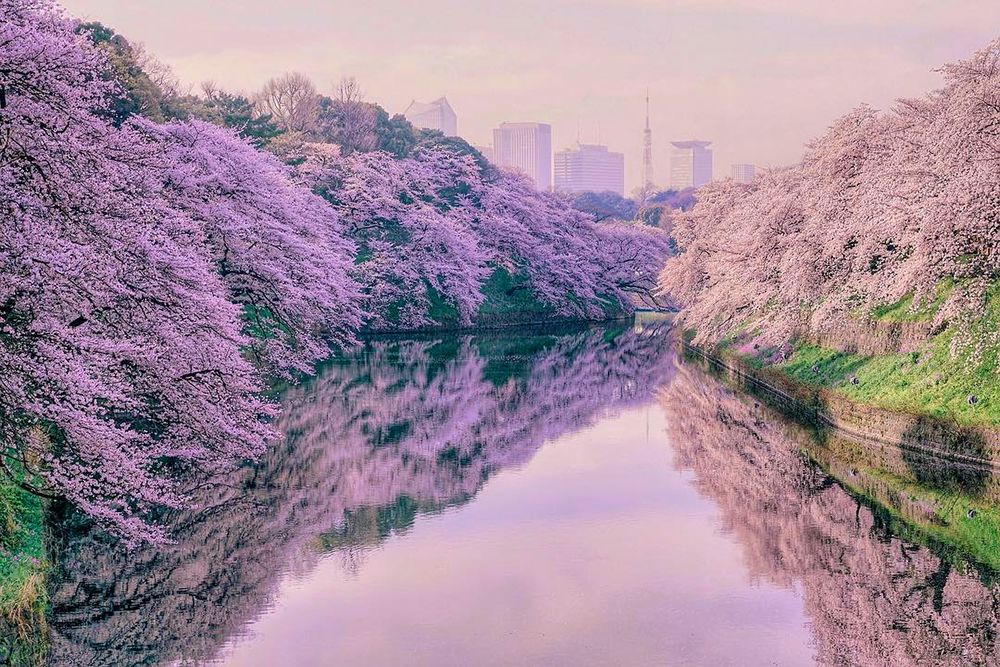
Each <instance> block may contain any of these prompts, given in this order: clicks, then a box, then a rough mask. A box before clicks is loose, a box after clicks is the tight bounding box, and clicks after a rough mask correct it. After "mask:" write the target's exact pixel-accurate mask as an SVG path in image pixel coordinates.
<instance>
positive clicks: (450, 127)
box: [403, 97, 458, 137]
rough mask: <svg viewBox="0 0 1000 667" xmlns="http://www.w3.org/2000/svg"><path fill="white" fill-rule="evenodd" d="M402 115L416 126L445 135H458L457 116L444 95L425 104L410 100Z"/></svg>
mask: <svg viewBox="0 0 1000 667" xmlns="http://www.w3.org/2000/svg"><path fill="white" fill-rule="evenodd" d="M403 115H404V116H405V117H406V120H408V121H410V122H411V123H413V124H414V125H415V126H416V127H422V128H424V129H426V130H439V131H441V132H442V133H443V134H444V135H445V136H446V137H454V136H458V116H456V115H455V110H454V109H452V108H451V105H450V104H448V98H446V97H439V98H438V99H436V100H434V101H433V102H428V103H426V104H424V103H423V102H417V101H416V100H413V101H412V102H410V106H408V107H406V111H404V112H403Z"/></svg>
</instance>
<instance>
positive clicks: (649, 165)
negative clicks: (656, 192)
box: [642, 90, 653, 193]
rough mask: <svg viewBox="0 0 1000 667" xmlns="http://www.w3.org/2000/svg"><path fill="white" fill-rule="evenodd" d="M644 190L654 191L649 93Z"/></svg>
mask: <svg viewBox="0 0 1000 667" xmlns="http://www.w3.org/2000/svg"><path fill="white" fill-rule="evenodd" d="M642 189H643V190H644V191H646V192H647V193H651V192H652V190H653V131H652V130H651V129H649V91H648V90H647V91H646V129H645V130H643V131H642Z"/></svg>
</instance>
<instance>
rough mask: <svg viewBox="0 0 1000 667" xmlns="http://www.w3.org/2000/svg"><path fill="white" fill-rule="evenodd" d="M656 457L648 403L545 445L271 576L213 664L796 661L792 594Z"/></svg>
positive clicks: (663, 450)
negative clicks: (361, 548) (454, 500)
mask: <svg viewBox="0 0 1000 667" xmlns="http://www.w3.org/2000/svg"><path fill="white" fill-rule="evenodd" d="M647 434H648V435H647ZM671 461H672V453H671V450H670V444H669V442H668V440H667V436H666V435H665V424H664V417H663V414H662V411H661V410H660V409H659V407H657V406H655V405H652V406H649V407H644V408H636V409H632V410H629V411H627V412H625V413H623V414H621V415H620V416H618V417H614V418H611V419H607V420H605V421H602V422H601V423H599V424H597V425H595V426H592V427H590V428H588V429H586V430H584V431H582V432H579V433H576V434H573V435H570V436H567V437H564V438H561V439H558V440H556V441H554V442H551V443H549V444H547V445H545V446H544V447H543V448H542V449H541V450H540V451H539V452H538V453H537V454H536V455H535V457H534V458H533V459H532V460H531V461H530V462H529V463H527V464H526V465H524V466H523V467H522V468H520V469H509V470H506V471H504V472H501V473H500V474H498V475H497V476H496V477H494V478H493V479H492V480H491V481H490V482H489V483H488V484H487V485H486V486H485V487H484V488H483V489H482V490H481V491H480V493H479V494H478V495H477V496H476V498H475V499H473V500H472V501H471V502H470V503H469V504H467V505H464V506H461V507H456V508H451V509H449V510H447V511H445V512H444V513H441V514H437V515H430V516H420V517H418V518H417V519H416V522H415V524H414V526H413V527H412V528H411V529H410V530H409V531H408V532H407V533H406V534H404V535H395V536H393V537H391V538H389V539H388V540H387V541H386V542H384V543H383V544H382V545H381V547H380V548H378V549H376V550H374V551H372V552H370V553H368V554H367V555H366V557H365V560H364V563H363V564H362V565H361V567H360V568H359V569H358V570H357V571H356V572H353V573H350V574H349V573H348V572H347V571H346V570H345V569H344V568H343V567H342V564H341V561H340V560H339V559H338V558H336V557H335V556H333V557H328V558H326V559H325V560H323V561H322V562H320V563H319V564H318V565H317V566H316V568H315V569H314V570H312V571H311V572H310V573H309V574H308V575H306V576H305V577H303V578H296V579H290V580H287V581H286V582H285V583H284V584H283V585H282V586H281V588H280V590H279V592H278V596H277V600H276V604H275V607H274V608H273V609H272V610H271V611H270V612H269V613H268V614H266V615H265V616H264V617H263V618H261V619H260V620H259V621H258V622H257V623H255V624H254V625H253V626H251V627H250V628H249V636H245V637H243V638H242V639H241V640H237V641H236V642H235V646H234V647H231V649H230V650H227V651H226V652H225V658H226V659H225V663H226V664H232V665H260V664H346V665H355V664H366V665H394V664H428V665H442V664H444V665H468V664H477V665H481V664H497V665H507V664H554V663H555V664H573V665H584V664H650V665H652V664H657V665H660V664H667V663H669V664H699V665H701V664H712V665H720V664H740V665H753V664H761V665H764V664H768V665H770V664H788V665H793V664H803V663H808V662H810V658H811V655H812V649H811V648H810V646H809V633H808V632H807V631H806V629H805V619H804V615H803V611H802V605H801V602H800V600H799V598H798V596H797V595H796V594H795V593H794V592H793V591H791V590H787V589H785V590H783V589H779V588H776V587H774V586H772V585H770V584H767V583H755V584H751V583H749V581H748V577H747V574H746V569H745V567H744V566H743V563H742V556H741V553H740V549H739V547H738V545H737V544H735V543H734V541H733V540H732V539H730V538H729V537H727V536H726V535H723V534H722V533H721V532H720V531H719V520H718V515H717V512H718V510H717V508H716V507H715V506H714V505H713V504H712V503H711V502H710V501H708V500H706V499H704V498H702V497H700V496H699V495H698V493H697V491H695V489H694V488H692V486H691V484H690V475H689V474H688V473H683V472H679V471H677V470H675V469H674V466H673V465H672V463H671Z"/></svg>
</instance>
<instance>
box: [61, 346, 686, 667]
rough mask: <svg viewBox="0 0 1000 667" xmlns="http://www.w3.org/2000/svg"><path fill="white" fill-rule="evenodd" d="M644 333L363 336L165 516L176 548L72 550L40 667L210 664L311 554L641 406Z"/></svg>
mask: <svg viewBox="0 0 1000 667" xmlns="http://www.w3.org/2000/svg"><path fill="white" fill-rule="evenodd" d="M661 333H662V331H658V330H657V329H656V328H655V327H653V328H647V329H646V330H645V331H644V332H642V333H637V332H635V331H633V330H630V329H614V330H612V329H587V330H582V331H576V332H574V333H569V334H564V335H544V336H543V335H539V336H530V337H525V336H523V335H522V336H521V337H517V338H512V337H508V336H503V335H495V336H492V335H484V336H476V337H453V338H447V339H433V340H431V339H428V340H415V341H377V342H371V343H368V344H367V345H366V346H365V347H364V349H363V350H361V351H360V352H359V353H358V354H356V355H354V356H352V357H351V358H349V359H346V360H342V361H341V362H340V363H338V364H337V365H334V366H331V367H329V368H327V369H326V370H325V371H323V372H321V373H320V374H319V375H318V377H316V378H315V379H313V380H311V381H310V382H309V383H308V384H306V385H304V386H301V387H295V388H292V389H291V390H289V391H288V392H287V393H286V395H285V397H284V400H283V403H284V412H283V415H282V417H281V423H280V425H281V428H282V430H283V432H284V433H285V435H286V437H285V439H284V440H283V442H282V443H280V444H279V445H277V446H276V447H275V448H274V449H272V450H271V451H270V452H269V453H268V455H267V456H266V457H265V458H264V459H263V460H262V461H261V462H260V464H259V465H258V466H256V467H255V468H253V469H250V470H247V471H244V472H242V473H241V474H239V475H237V476H234V477H233V478H232V479H230V480H226V481H225V482H224V483H220V484H218V485H215V486H213V487H211V488H210V489H204V490H202V491H201V492H200V496H199V498H200V500H201V504H202V509H201V510H200V511H198V512H189V513H184V514H180V515H178V516H175V517H172V518H171V519H170V524H171V526H172V530H173V534H174V535H175V537H176V543H174V544H172V545H166V546H164V547H158V548H156V549H146V550H142V551H138V552H135V553H131V554H123V553H121V552H119V551H117V550H115V549H114V548H112V547H110V546H108V545H106V544H104V543H103V542H102V540H101V538H100V536H99V534H98V533H93V534H86V535H78V536H74V537H73V538H71V539H69V540H68V543H67V545H66V547H65V554H64V558H63V559H62V562H61V565H60V569H59V571H58V572H56V573H55V576H54V580H56V581H59V582H61V583H59V584H58V585H57V586H56V587H55V588H54V590H53V594H52V601H51V602H52V604H51V607H52V613H51V622H52V630H53V636H52V650H51V658H52V662H53V663H54V664H60V665H62V664H74V665H88V664H95V665H96V664H101V665H104V664H114V665H138V664H144V665H146V664H159V663H163V662H169V661H178V660H179V661H182V662H183V661H195V660H203V659H206V658H209V657H211V656H213V655H215V654H216V653H217V651H218V650H219V648H220V646H221V645H222V644H223V643H224V642H225V641H226V640H227V639H229V638H230V637H232V636H234V635H236V634H238V633H239V632H240V630H241V629H242V628H244V627H245V626H246V625H247V624H248V623H249V622H250V621H252V620H253V619H254V618H256V617H257V616H258V615H259V614H260V613H261V612H262V611H263V610H265V609H266V607H267V605H268V604H269V602H270V600H271V598H272V596H273V593H274V591H275V588H276V586H277V584H278V582H279V581H280V579H281V577H282V576H283V574H284V573H285V572H288V571H289V570H290V571H291V574H293V575H294V574H295V573H296V572H307V571H308V570H309V569H310V568H311V567H312V565H313V564H314V562H315V559H316V558H317V557H318V556H317V554H318V553H320V552H324V551H325V552H334V553H336V554H338V555H340V556H341V557H342V558H343V560H344V562H345V564H346V565H347V566H348V567H349V568H357V567H358V565H359V563H360V562H361V560H362V559H363V554H364V551H365V550H366V549H368V548H371V547H372V546H373V545H377V544H378V543H379V542H380V541H381V540H382V539H384V538H385V537H386V536H387V535H389V534H390V533H392V532H397V531H403V530H406V529H407V527H408V526H409V525H410V524H411V523H412V521H413V519H414V517H415V516H416V515H417V514H418V513H425V512H433V511H438V510H439V509H440V508H442V507H445V506H447V505H450V504H459V503H462V502H465V501H467V500H469V499H470V498H471V497H472V496H473V495H474V494H475V493H476V492H477V490H478V489H479V488H480V486H481V485H482V484H483V483H484V481H485V480H486V479H488V478H489V477H490V475H492V474H493V473H494V472H496V471H498V470H501V469H503V468H507V467H510V466H517V465H520V464H522V463H524V462H526V461H527V460H528V459H530V458H531V456H532V455H533V454H534V452H535V451H536V450H537V449H538V447H539V446H540V445H541V444H542V443H543V442H545V441H546V440H548V439H550V438H554V437H557V436H559V435H562V434H565V433H567V432H570V431H573V430H576V429H579V428H582V427H585V426H587V425H588V424H591V423H593V422H595V421H596V420H598V419H599V418H600V417H601V416H602V415H604V414H606V413H608V412H609V411H613V410H617V409H620V408H622V407H624V406H628V405H631V404H637V403H641V402H643V401H646V400H648V399H649V398H650V397H651V395H652V392H653V390H654V389H655V388H656V387H657V386H659V385H661V384H662V383H663V382H664V381H665V380H666V376H667V373H669V372H671V371H672V368H673V365H672V364H671V363H669V362H668V361H667V355H668V354H669V350H668V346H667V345H666V344H665V343H664V336H662V335H659V334H661Z"/></svg>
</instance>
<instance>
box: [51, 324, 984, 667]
mask: <svg viewBox="0 0 1000 667" xmlns="http://www.w3.org/2000/svg"><path fill="white" fill-rule="evenodd" d="M675 349H676V346H675V344H674V341H673V339H672V337H671V332H670V330H669V328H668V325H667V324H665V323H656V322H652V323H650V322H639V323H635V324H632V325H629V326H625V325H621V324H619V325H612V326H602V327H587V328H570V329H551V330H545V331H523V330H522V331H518V332H509V333H484V334H480V335H442V336H434V337H421V338H411V339H401V338H385V339H377V340H372V341H368V342H367V343H366V344H365V345H364V346H363V347H362V348H361V349H359V350H358V351H356V352H355V353H352V354H350V355H348V356H346V357H343V358H341V359H339V360H337V361H335V362H333V363H331V364H329V365H327V366H325V367H324V368H322V369H320V371H319V373H318V374H317V376H316V377H314V378H312V379H310V380H309V381H307V382H305V383H303V384H302V385H300V386H296V387H293V388H291V389H289V390H287V391H286V392H285V393H284V395H283V397H282V404H283V412H282V416H281V417H280V427H281V430H282V432H283V433H284V439H283V440H282V441H281V442H280V443H279V444H278V445H277V446H274V447H272V448H271V449H270V450H269V451H268V453H267V454H266V456H265V457H264V459H263V460H262V461H261V462H259V463H258V464H257V465H256V466H254V467H252V468H246V469H243V470H241V471H239V473H238V474H235V475H233V476H232V477H231V478H228V479H225V480H219V482H218V483H216V484H214V485H212V486H210V487H206V488H202V489H199V490H197V491H196V494H197V497H198V499H199V505H200V509H199V510H198V511H193V512H186V513H182V514H177V515H174V516H170V517H168V521H169V525H170V526H171V531H172V534H173V535H174V538H175V542H174V543H173V544H170V545H167V546H166V547H157V548H148V549H142V550H139V551H137V552H131V553H125V552H122V551H120V550H119V549H117V548H115V547H113V546H111V545H110V544H108V541H107V539H106V538H104V537H102V534H101V533H100V532H98V531H94V532H92V533H88V532H86V531H85V530H83V529H82V528H80V527H75V528H70V527H67V531H66V532H67V536H66V538H65V542H64V545H63V548H62V553H61V556H60V559H59V561H58V564H57V567H56V571H55V572H54V573H53V582H54V583H53V589H52V597H51V612H50V624H51V629H52V646H51V651H50V661H51V662H52V664H57V665H65V664H74V665H157V664H177V663H180V664H202V663H209V664H220V665H272V664H295V665H325V664H344V665H348V664H350V665H355V664H364V665H389V664H392V665H403V664H414V665H470V664H476V665H512V664H566V665H586V664H592V665H607V664H635V665H663V664H691V665H737V664H738V665H774V664H777V665H801V664H812V663H819V664H824V665H854V664H866V665H883V664H884V665H907V664H929V663H928V661H929V660H930V661H932V662H933V664H955V665H969V664H995V663H996V661H997V659H998V657H1000V656H998V653H997V648H996V627H997V621H998V618H997V616H998V612H997V609H998V604H997V603H998V599H997V588H996V586H995V585H994V583H993V582H994V579H995V570H994V569H993V567H994V566H995V562H993V561H992V560H991V554H992V553H994V550H993V549H994V547H995V546H996V542H995V540H997V537H996V535H995V533H992V532H991V530H990V528H991V526H992V525H993V524H991V523H990V522H991V521H992V515H991V512H990V511H989V510H982V509H981V510H980V511H979V512H978V513H976V512H972V513H971V514H972V515H971V516H969V515H967V514H959V515H949V514H947V513H945V512H942V511H940V507H937V506H936V505H935V503H937V504H940V503H944V502H950V503H956V504H957V503H967V502H969V501H970V500H969V499H972V500H973V501H975V502H976V503H978V505H977V506H978V507H981V508H982V507H984V506H985V507H989V506H990V497H991V494H992V491H991V489H992V488H993V486H992V484H993V477H992V473H989V472H982V471H973V470H969V469H964V470H958V469H955V468H954V467H953V466H950V465H945V464H942V463H936V462H934V461H932V460H918V459H915V458H914V457H912V456H905V457H904V456H902V455H899V456H895V455H893V454H887V453H886V452H884V451H883V452H880V453H877V454H876V453H874V452H873V453H871V454H870V455H868V454H866V453H865V451H864V449H863V448H860V447H851V446H847V445H843V444H838V442H837V440H836V438H835V437H834V436H832V435H831V434H824V433H817V432H815V431H814V430H810V429H808V428H804V427H801V426H798V425H795V424H791V423H789V422H786V421H785V420H784V419H783V418H782V417H780V416H779V415H778V414H777V413H775V412H773V411H771V410H770V409H769V408H767V407H766V406H764V405H762V404H761V401H760V400H759V399H756V398H754V397H749V396H745V395H743V394H741V393H740V392H739V391H738V390H736V389H734V388H730V387H728V386H726V385H725V384H724V383H723V382H722V381H721V380H719V379H717V378H715V377H713V376H712V375H711V374H709V373H708V372H706V371H705V370H704V369H703V368H702V367H701V366H699V365H697V364H695V363H691V362H688V361H683V360H681V359H679V358H678V357H677V355H676V353H675ZM895 463H899V465H895ZM831 472H832V473H834V474H836V475H837V476H838V477H840V478H842V479H838V478H837V477H834V476H832V475H831V474H830V473H831ZM963 507H964V505H963ZM942 516H945V517H947V518H944V519H943V518H942ZM963 521H964V522H966V523H962V522H963ZM991 539H992V540H994V542H992V543H991V542H989V540H991Z"/></svg>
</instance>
